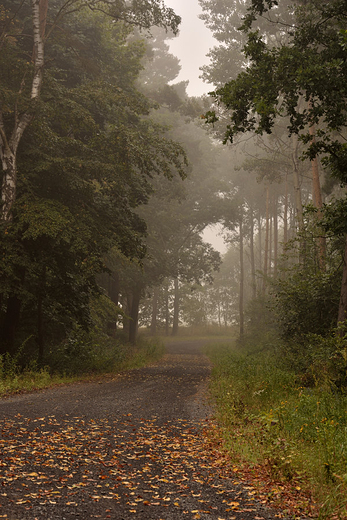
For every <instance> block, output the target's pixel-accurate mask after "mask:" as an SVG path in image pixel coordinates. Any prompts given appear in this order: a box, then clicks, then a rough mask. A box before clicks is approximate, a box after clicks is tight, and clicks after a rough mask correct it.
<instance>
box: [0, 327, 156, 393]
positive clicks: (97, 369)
mask: <svg viewBox="0 0 347 520" xmlns="http://www.w3.org/2000/svg"><path fill="white" fill-rule="evenodd" d="M164 351H165V346H164V343H163V342H162V341H161V340H160V339H158V338H145V337H143V336H139V339H138V342H137V345H136V346H133V345H129V344H127V343H126V342H124V341H122V339H121V338H118V339H117V338H109V337H106V336H105V335H103V334H97V333H92V334H83V333H81V334H76V335H75V336H74V337H71V338H70V339H69V341H67V342H65V343H63V344H61V345H60V346H58V347H55V348H52V349H51V350H49V351H48V352H47V354H46V357H45V362H44V366H43V367H39V366H38V364H37V362H35V361H31V362H29V363H27V364H26V365H25V366H24V368H23V360H22V357H23V352H21V351H19V352H18V353H17V355H16V356H14V357H12V356H10V355H8V354H6V355H2V356H0V396H6V395H10V394H14V393H22V392H30V391H34V390H39V389H42V388H47V387H51V386H55V385H63V384H69V383H73V382H76V381H81V380H92V379H95V378H98V377H101V376H104V375H107V374H115V373H119V372H123V371H126V370H131V369H133V368H140V367H142V366H145V365H146V364H148V363H150V362H153V361H156V360H158V359H160V358H161V357H162V356H163V354H164Z"/></svg>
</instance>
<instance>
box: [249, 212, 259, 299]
mask: <svg viewBox="0 0 347 520" xmlns="http://www.w3.org/2000/svg"><path fill="white" fill-rule="evenodd" d="M249 219H250V244H249V249H250V257H251V285H252V297H253V298H256V296H257V284H256V279H255V257H254V215H253V207H252V204H250V206H249Z"/></svg>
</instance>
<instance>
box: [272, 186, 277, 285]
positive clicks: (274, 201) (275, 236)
mask: <svg viewBox="0 0 347 520" xmlns="http://www.w3.org/2000/svg"><path fill="white" fill-rule="evenodd" d="M276 191H277V190H276ZM273 237H274V254H273V260H274V270H273V275H274V277H275V278H276V276H277V261H278V198H277V193H275V194H274V199H273Z"/></svg>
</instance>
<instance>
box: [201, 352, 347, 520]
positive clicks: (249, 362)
mask: <svg viewBox="0 0 347 520" xmlns="http://www.w3.org/2000/svg"><path fill="white" fill-rule="evenodd" d="M205 350H206V354H207V355H208V356H209V357H210V359H211V361H212V362H213V364H214V370H213V376H212V382H211V390H212V395H213V397H214V399H215V402H216V407H217V418H218V421H219V424H220V425H221V429H222V434H223V444H224V446H225V447H226V449H227V450H228V452H229V454H230V456H231V458H232V460H233V461H234V462H235V463H239V464H240V463H246V464H248V465H251V466H253V467H254V468H256V467H259V468H260V467H262V468H266V471H267V474H269V476H270V477H271V479H273V481H274V482H281V481H282V482H291V483H293V486H294V490H295V489H297V490H300V489H303V490H308V491H311V492H312V495H313V497H314V500H315V502H316V503H317V504H318V510H319V513H318V518H320V519H326V520H328V519H329V520H332V519H346V518H347V396H346V395H343V394H342V393H338V392H336V391H333V390H331V389H329V388H326V387H322V386H314V387H312V388H305V387H303V386H302V383H301V379H300V377H298V375H297V374H296V373H295V371H294V370H293V369H290V368H288V366H285V365H284V364H283V360H282V359H281V357H280V356H279V355H277V354H276V352H275V351H274V349H273V348H272V349H270V348H269V349H268V350H266V349H263V350H261V351H258V352H255V351H254V350H253V352H252V351H251V350H246V349H245V347H243V348H241V347H240V346H237V345H236V344H230V343H229V344H220V343H219V344H210V345H209V346H208V347H207V348H206V349H205ZM302 506H303V507H304V509H305V507H306V513H309V504H306V505H305V504H302ZM311 512H312V511H311Z"/></svg>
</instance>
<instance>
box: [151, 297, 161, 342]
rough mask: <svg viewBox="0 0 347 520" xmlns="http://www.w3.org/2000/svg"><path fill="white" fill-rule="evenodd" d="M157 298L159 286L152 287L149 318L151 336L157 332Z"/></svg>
mask: <svg viewBox="0 0 347 520" xmlns="http://www.w3.org/2000/svg"><path fill="white" fill-rule="evenodd" d="M158 299H159V287H154V289H153V298H152V319H151V327H150V330H151V335H152V336H155V335H156V333H157V314H158Z"/></svg>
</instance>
